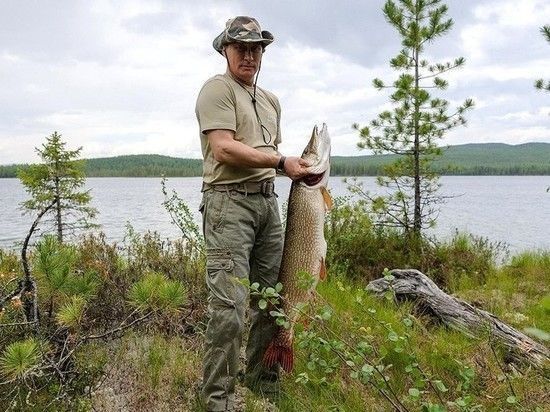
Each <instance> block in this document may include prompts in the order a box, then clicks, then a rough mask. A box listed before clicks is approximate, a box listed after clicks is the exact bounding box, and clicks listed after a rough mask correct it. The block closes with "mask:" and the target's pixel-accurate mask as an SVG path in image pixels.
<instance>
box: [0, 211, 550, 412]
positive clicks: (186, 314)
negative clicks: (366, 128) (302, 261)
mask: <svg viewBox="0 0 550 412" xmlns="http://www.w3.org/2000/svg"><path fill="white" fill-rule="evenodd" d="M326 237H327V241H328V245H329V251H328V255H327V259H328V264H329V275H330V276H329V279H328V280H327V281H326V282H323V283H321V284H320V285H319V286H318V292H319V296H318V297H317V298H316V299H315V301H314V302H313V304H312V305H310V306H308V307H306V308H304V309H303V312H304V313H303V315H302V322H301V323H300V325H299V327H298V331H297V338H296V350H297V359H296V362H297V364H296V367H295V370H294V371H293V372H292V373H291V374H287V375H284V377H283V381H282V383H283V394H282V396H281V399H279V401H278V405H279V410H281V411H312V410H317V411H363V410H364V411H387V410H392V402H398V403H400V404H401V405H403V407H405V408H407V409H408V410H410V411H417V410H426V411H441V410H449V411H479V410H517V411H523V410H530V411H531V410H540V411H544V410H548V407H549V405H550V399H549V397H548V393H549V392H550V391H549V389H550V385H549V380H548V374H546V376H544V373H541V371H538V370H534V369H532V368H529V367H527V366H525V365H517V364H513V363H510V357H509V356H508V354H507V353H506V351H505V350H504V349H503V348H502V347H501V346H499V345H498V343H496V342H494V341H493V340H492V339H491V337H490V336H487V337H486V338H481V339H473V338H469V337H466V336H464V335H462V334H460V333H458V332H455V331H452V330H448V329H446V328H445V327H443V326H441V325H438V324H436V323H434V322H433V320H432V319H430V318H429V317H428V315H426V314H421V313H417V312H415V311H414V308H413V307H412V305H411V304H410V303H405V304H397V303H395V302H394V300H393V299H392V298H391V296H389V297H388V299H384V298H378V297H375V296H373V295H371V294H369V293H367V292H366V291H365V286H366V284H367V283H368V281H369V280H371V279H374V278H378V277H380V276H382V275H383V272H384V268H397V267H401V268H404V267H415V268H418V269H420V270H422V271H423V272H424V273H426V274H428V275H429V276H430V277H431V278H432V279H434V280H435V281H436V282H437V283H438V285H439V286H440V287H441V288H442V289H444V290H445V291H447V292H449V293H452V294H454V295H456V296H458V297H460V298H462V299H464V300H466V301H468V302H470V303H472V304H473V305H475V306H477V307H480V308H483V309H485V310H487V311H490V312H492V313H494V314H495V315H497V316H499V317H500V318H501V319H502V320H504V321H505V322H507V323H508V324H509V325H511V326H513V327H515V328H517V329H518V330H526V329H528V328H533V330H535V332H536V331H539V332H536V333H538V336H539V339H541V338H544V337H545V336H544V334H543V333H542V332H540V331H549V330H550V317H549V316H548V315H549V312H550V307H549V306H550V305H549V299H550V290H549V286H548V285H550V252H548V251H534V252H528V253H522V254H520V255H516V256H513V257H511V258H507V260H506V261H505V262H504V263H503V264H497V263H496V262H497V261H498V260H499V258H500V257H501V255H502V252H503V251H504V249H503V247H502V245H496V244H491V243H489V242H487V241H485V240H483V239H475V238H471V237H470V236H468V235H464V234H462V235H457V236H456V237H455V238H454V239H453V240H452V241H450V242H448V243H438V242H435V241H425V243H424V244H423V245H422V248H421V250H422V252H421V253H418V252H412V251H407V250H408V249H407V247H406V244H405V240H404V239H403V238H402V237H401V236H400V235H399V234H398V233H396V232H391V231H386V230H379V229H377V228H375V227H373V226H372V224H371V222H370V219H369V217H368V215H367V214H365V213H364V212H363V211H362V210H360V209H358V208H354V206H350V205H346V204H339V205H338V206H337V207H336V208H335V209H334V210H333V211H332V212H331V215H330V216H329V219H328V220H327V226H326ZM195 246H196V245H192V244H190V243H189V242H183V241H181V242H180V241H177V242H168V241H165V240H163V239H161V237H160V236H158V235H155V234H147V235H138V234H136V233H132V232H131V231H130V233H129V234H128V236H127V238H126V241H125V242H124V243H122V244H119V245H113V244H108V243H107V242H106V241H105V240H104V239H103V238H102V237H88V238H85V239H83V240H81V241H79V242H78V243H77V244H76V245H74V246H69V247H65V246H61V245H56V244H55V242H51V241H50V244H49V246H47V247H46V246H45V243H43V244H42V246H39V247H38V248H37V249H36V250H35V252H34V253H33V257H32V267H33V269H34V273H35V275H36V277H37V283H38V285H39V286H38V287H39V294H38V299H39V303H40V308H41V315H42V326H41V329H40V331H39V334H38V338H36V339H38V340H39V341H40V342H42V343H40V345H39V349H37V350H36V351H35V352H32V356H31V358H32V359H30V360H32V361H33V362H30V360H29V358H28V357H27V358H24V359H23V358H20V362H19V364H18V365H19V369H18V370H17V371H14V370H13V368H12V369H9V368H7V367H6V362H7V360H6V359H7V358H6V353H7V350H8V348H9V347H10V345H13V343H14V342H16V341H23V340H25V339H31V338H33V339H34V338H35V337H36V335H35V334H34V333H33V331H32V329H31V328H29V327H27V326H24V325H23V326H21V325H16V326H6V325H7V324H12V323H20V322H21V321H22V320H23V313H22V310H23V306H22V305H20V304H19V302H17V301H12V302H10V303H8V304H7V305H5V309H4V311H3V312H2V318H1V319H0V327H1V329H0V332H1V333H0V354H1V355H0V374H1V376H0V382H2V383H3V384H1V385H0V405H2V408H4V409H5V410H17V411H43V410H49V411H88V410H102V411H153V410H154V411H197V410H200V406H199V404H198V401H197V389H198V384H199V380H200V369H201V356H202V342H203V333H204V329H205V321H206V318H207V317H206V311H205V297H206V292H205V290H204V285H203V272H204V257H203V255H202V254H201V252H200V251H197V249H196V248H195ZM48 248H49V249H48ZM56 259H57V260H56ZM67 261H70V265H69V266H66V265H65V266H63V264H62V263H61V262H67ZM20 263H21V262H20V261H19V257H18V256H16V255H14V254H12V253H8V252H1V253H0V297H3V296H5V295H6V293H7V292H8V291H10V290H12V289H13V288H14V286H15V282H14V281H13V280H12V279H14V278H16V277H17V276H18V275H20V274H21V273H20V271H21V269H20V267H21V264H20ZM152 274H157V275H152ZM161 275H162V276H161ZM155 276H157V277H155ZM144 279H145V280H147V281H146V282H145V281H144ZM147 282H149V283H147ZM170 282H173V283H170ZM136 285H137V286H136ZM159 285H160V286H159ZM177 285H181V288H180V286H177ZM148 288H149V289H148ZM156 289H162V290H164V291H165V292H164V294H162V293H160V294H155V292H154V290H156ZM182 291H185V292H184V293H183V292H182ZM75 296H77V297H79V296H80V297H81V298H82V299H83V301H84V302H85V303H84V309H82V311H81V312H80V316H79V317H78V322H76V323H71V322H69V320H70V318H68V317H67V316H68V315H67V313H66V309H65V308H66V307H68V306H67V305H71V304H73V309H74V302H75ZM77 301H78V299H77ZM64 311H65V312H64ZM60 314H61V315H60ZM63 314H64V315H63ZM143 316H147V317H146V318H145V319H144V320H143V321H140V322H136V323H135V324H134V325H132V327H126V326H128V325H129V324H130V323H131V322H132V321H134V320H139V319H140V318H141V317H143ZM124 322H125V323H124ZM117 327H120V330H118V331H116V328H117ZM113 330H115V332H114V333H111V334H108V335H106V336H105V337H103V338H97V336H100V335H102V334H105V333H106V332H109V331H113ZM90 336H92V338H90ZM94 336H95V337H94ZM54 337H55V339H57V340H55V339H53V338H54ZM86 337H88V338H86ZM48 340H49V341H48ZM78 342H80V343H79V344H78V345H77V343H78ZM546 343H547V342H546ZM67 347H68V348H74V356H72V357H71V358H70V361H68V362H65V363H63V364H62V367H63V368H64V369H63V370H61V371H60V372H56V371H51V370H50V369H48V360H49V361H51V360H52V359H57V358H58V357H59V354H60V353H67ZM12 366H13V365H12ZM65 371H66V373H65ZM16 372H17V373H16ZM58 375H60V376H63V379H59V376H58ZM238 394H239V396H238V401H239V405H240V408H241V410H244V411H258V412H259V411H266V410H271V409H270V408H271V406H270V405H267V404H266V403H265V401H263V400H262V399H261V398H259V397H257V396H256V395H254V394H252V393H251V392H249V391H248V390H246V389H244V388H241V387H239V388H238Z"/></svg>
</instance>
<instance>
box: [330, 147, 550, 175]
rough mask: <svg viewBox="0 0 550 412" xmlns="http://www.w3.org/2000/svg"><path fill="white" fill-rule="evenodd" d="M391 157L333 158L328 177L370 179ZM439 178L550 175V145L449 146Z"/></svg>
mask: <svg viewBox="0 0 550 412" xmlns="http://www.w3.org/2000/svg"><path fill="white" fill-rule="evenodd" d="M394 159H396V156H395V155H380V156H356V157H340V156H334V157H333V158H332V164H331V174H333V175H339V176H355V175H356V176H374V175H377V174H378V171H379V170H380V167H381V166H382V165H384V164H386V163H388V162H390V161H392V160H394ZM435 169H436V171H437V172H438V173H440V174H442V175H550V143H525V144H520V145H513V146H512V145H508V144H504V143H474V144H464V145H458V146H450V147H448V148H446V149H443V155H442V156H441V157H440V158H439V159H438V160H437V161H436V162H435Z"/></svg>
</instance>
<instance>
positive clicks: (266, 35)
mask: <svg viewBox="0 0 550 412" xmlns="http://www.w3.org/2000/svg"><path fill="white" fill-rule="evenodd" d="M274 39H275V38H274V37H273V34H271V33H270V32H268V31H267V30H262V33H261V37H238V38H237V37H233V36H231V35H230V34H228V33H227V32H226V31H225V30H224V31H222V32H221V33H220V34H219V35H218V36H217V37H216V38H215V39H214V41H213V42H212V46H213V47H214V50H216V51H217V52H218V53H220V54H222V50H223V48H224V46H226V45H228V44H231V43H262V44H263V46H264V47H266V46H267V45H269V44H271V43H273V40H274Z"/></svg>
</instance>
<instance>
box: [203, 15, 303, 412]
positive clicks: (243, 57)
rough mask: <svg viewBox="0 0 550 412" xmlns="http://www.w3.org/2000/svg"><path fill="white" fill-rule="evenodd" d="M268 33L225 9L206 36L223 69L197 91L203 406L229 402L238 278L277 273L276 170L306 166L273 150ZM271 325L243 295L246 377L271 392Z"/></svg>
mask: <svg viewBox="0 0 550 412" xmlns="http://www.w3.org/2000/svg"><path fill="white" fill-rule="evenodd" d="M272 42H273V35H272V34H271V33H269V32H268V31H262V30H261V28H260V25H259V24H258V22H257V21H256V20H255V19H254V18H251V17H246V16H238V17H235V18H233V19H230V20H229V21H228V22H227V23H226V27H225V29H224V30H223V31H222V33H220V35H219V36H217V37H216V38H215V39H214V42H213V46H214V49H215V50H216V51H218V52H219V53H220V54H221V55H222V56H224V57H225V59H226V61H227V71H226V73H225V74H223V75H217V76H214V77H212V78H211V79H209V80H208V81H207V82H206V83H205V84H204V86H203V87H202V89H201V91H200V93H199V96H198V98H197V104H196V114H197V120H198V122H199V127H200V138H201V145H202V153H203V157H204V166H203V180H204V183H203V189H202V190H203V201H202V204H201V211H202V213H203V233H204V237H205V241H206V251H207V258H206V260H207V275H206V283H207V286H208V290H209V298H208V303H209V313H210V320H209V322H208V326H207V330H206V342H205V357H204V364H203V367H204V370H203V388H202V398H203V401H204V403H205V406H206V408H207V410H209V411H227V410H229V411H231V410H233V408H234V389H235V380H236V376H237V373H238V368H239V355H240V348H241V342H242V335H243V331H244V325H245V311H246V308H247V305H248V289H247V287H246V286H244V285H243V284H242V283H240V282H239V281H238V279H248V281H249V282H250V283H251V284H252V283H254V282H258V283H259V284H260V285H261V287H269V286H271V287H273V286H274V285H275V284H276V282H277V277H278V272H279V265H280V261H281V253H282V248H283V236H284V234H283V230H282V226H281V221H280V216H279V208H278V205H277V199H276V195H275V193H274V190H273V189H274V184H273V183H274V177H275V174H276V172H280V173H284V174H286V175H287V176H289V177H290V178H291V179H293V180H295V179H299V178H301V177H303V176H305V175H306V174H307V166H308V164H307V163H306V162H305V161H304V160H302V159H301V158H299V157H285V156H281V155H280V154H279V152H278V145H279V143H280V142H281V131H280V115H281V109H280V106H279V101H278V100H277V98H276V97H275V95H273V94H272V93H270V92H268V91H266V90H264V89H262V88H260V87H257V85H256V82H257V74H258V73H259V71H260V65H261V61H262V55H263V52H264V50H265V47H266V46H267V45H269V44H270V43H272ZM275 330H276V326H275V324H274V322H273V319H271V318H270V316H269V314H267V313H266V312H265V311H261V310H259V308H258V302H257V299H251V302H250V333H249V338H248V344H247V347H246V361H247V366H246V369H245V373H244V383H245V385H246V386H248V387H249V388H251V389H252V390H254V391H255V392H257V393H261V394H263V395H265V396H270V397H271V396H274V395H275V396H276V394H277V393H278V365H276V367H274V368H271V369H266V368H265V367H263V365H262V357H263V354H264V352H265V349H266V348H267V345H268V344H269V342H270V341H271V337H272V335H273V333H274V332H275Z"/></svg>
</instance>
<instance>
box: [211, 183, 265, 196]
mask: <svg viewBox="0 0 550 412" xmlns="http://www.w3.org/2000/svg"><path fill="white" fill-rule="evenodd" d="M209 189H212V190H216V191H218V192H230V191H232V190H234V191H236V192H239V193H244V194H253V193H261V194H262V195H264V196H266V197H269V196H272V195H274V194H275V181H274V179H266V180H261V181H259V182H243V183H230V184H227V185H218V184H210V183H204V182H203V183H202V191H203V192H204V191H206V190H209Z"/></svg>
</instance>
